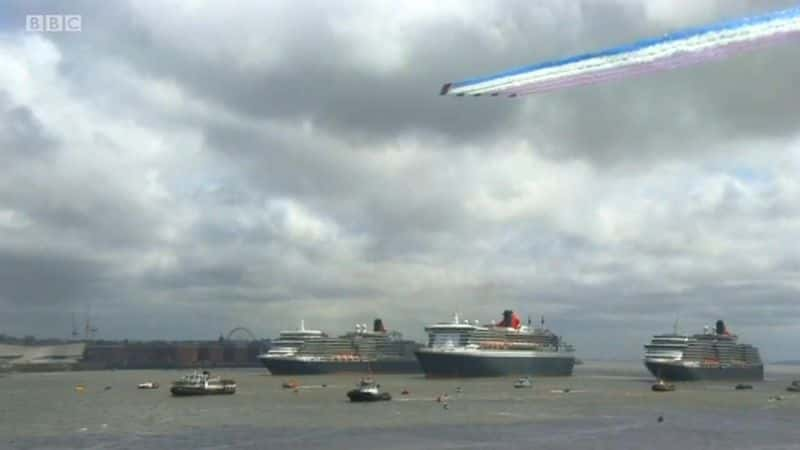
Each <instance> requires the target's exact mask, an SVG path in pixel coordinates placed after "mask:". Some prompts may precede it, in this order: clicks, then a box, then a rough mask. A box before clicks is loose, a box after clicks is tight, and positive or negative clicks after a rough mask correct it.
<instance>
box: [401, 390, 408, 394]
mask: <svg viewBox="0 0 800 450" xmlns="http://www.w3.org/2000/svg"><path fill="white" fill-rule="evenodd" d="M408 394H409V392H408V389H403V392H401V393H400V395H408Z"/></svg>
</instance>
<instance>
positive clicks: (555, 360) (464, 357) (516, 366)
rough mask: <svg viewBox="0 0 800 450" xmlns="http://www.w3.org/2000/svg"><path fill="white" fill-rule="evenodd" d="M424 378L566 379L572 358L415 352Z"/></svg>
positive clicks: (561, 356)
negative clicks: (554, 377)
mask: <svg viewBox="0 0 800 450" xmlns="http://www.w3.org/2000/svg"><path fill="white" fill-rule="evenodd" d="M416 355H417V359H418V360H419V362H420V365H421V366H422V370H423V372H425V376H427V377H457V378H461V377H502V376H515V375H532V376H569V375H572V369H573V367H574V366H575V358H574V357H573V356H565V355H556V354H552V355H546V354H539V355H533V354H532V355H530V356H520V355H514V356H504V355H502V354H491V355H490V354H479V353H477V352H435V351H424V350H421V351H418V352H416Z"/></svg>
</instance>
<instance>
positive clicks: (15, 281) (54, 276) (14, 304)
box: [0, 251, 111, 309]
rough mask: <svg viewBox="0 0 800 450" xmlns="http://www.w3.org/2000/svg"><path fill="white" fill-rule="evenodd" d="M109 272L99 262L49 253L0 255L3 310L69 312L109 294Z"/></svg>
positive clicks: (9, 253)
mask: <svg viewBox="0 0 800 450" xmlns="http://www.w3.org/2000/svg"><path fill="white" fill-rule="evenodd" d="M109 275H110V274H109V268H108V267H105V266H104V265H103V264H102V263H101V262H100V261H93V260H91V259H86V258H83V257H80V256H75V255H63V254H57V253H54V252H51V251H48V252H39V253H29V252H26V253H22V252H10V251H3V252H0V304H2V305H3V309H8V308H19V309H28V308H30V309H37V308H42V307H46V308H55V309H61V308H69V307H74V306H75V305H78V304H81V305H82V304H84V303H85V302H86V301H88V300H92V299H94V298H97V297H98V296H102V295H104V294H107V293H108V292H110V290H111V286H110V283H109V281H110V280H109V279H108V277H109Z"/></svg>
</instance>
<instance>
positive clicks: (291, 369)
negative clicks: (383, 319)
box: [261, 358, 420, 375]
mask: <svg viewBox="0 0 800 450" xmlns="http://www.w3.org/2000/svg"><path fill="white" fill-rule="evenodd" d="M261 362H262V363H263V364H264V367H266V368H267V370H269V371H270V373H271V374H273V375H323V374H332V373H361V374H369V373H419V372H420V366H419V363H418V362H417V361H416V360H413V359H401V360H385V361H380V360H379V361H369V362H367V361H303V360H298V359H293V358H261Z"/></svg>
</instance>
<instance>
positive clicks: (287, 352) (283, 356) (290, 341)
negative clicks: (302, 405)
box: [259, 319, 421, 375]
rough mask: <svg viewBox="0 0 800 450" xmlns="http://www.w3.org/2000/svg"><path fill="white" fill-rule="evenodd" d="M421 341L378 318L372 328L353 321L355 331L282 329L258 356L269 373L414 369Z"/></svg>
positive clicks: (416, 365) (294, 373)
mask: <svg viewBox="0 0 800 450" xmlns="http://www.w3.org/2000/svg"><path fill="white" fill-rule="evenodd" d="M420 347H421V345H420V344H418V343H416V342H414V341H410V340H405V339H403V337H402V335H401V334H400V333H398V332H396V331H391V332H389V331H386V329H385V328H384V326H383V321H382V320H381V319H375V321H374V322H373V327H372V330H371V331H370V330H368V329H367V325H366V324H357V325H356V327H355V331H352V332H349V333H346V334H344V335H343V336H338V337H329V336H327V335H326V334H325V333H323V332H321V331H315V330H305V329H304V328H303V327H302V326H301V329H300V330H298V331H295V332H288V331H282V332H281V334H280V337H279V338H278V339H277V340H275V341H273V346H272V347H270V349H269V351H268V352H267V353H265V354H263V355H261V356H260V357H259V359H260V360H261V362H262V363H263V364H264V366H265V367H266V368H267V369H268V370H269V371H270V373H272V374H273V375H312V374H325V373H342V372H349V373H364V374H369V373H414V372H419V371H420V368H419V364H418V363H417V360H416V358H415V357H414V351H415V350H417V349H418V348H420Z"/></svg>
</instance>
